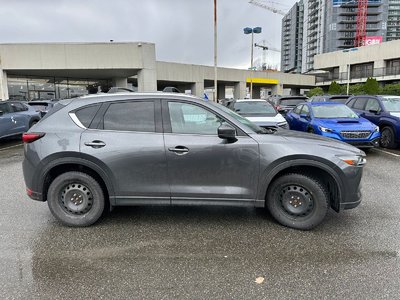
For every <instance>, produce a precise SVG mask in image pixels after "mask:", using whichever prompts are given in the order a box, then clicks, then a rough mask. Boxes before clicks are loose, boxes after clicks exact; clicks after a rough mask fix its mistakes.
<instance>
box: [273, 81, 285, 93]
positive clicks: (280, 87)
mask: <svg viewBox="0 0 400 300" xmlns="http://www.w3.org/2000/svg"><path fill="white" fill-rule="evenodd" d="M272 95H283V85H282V84H280V83H278V84H277V85H274V86H273V87H272Z"/></svg>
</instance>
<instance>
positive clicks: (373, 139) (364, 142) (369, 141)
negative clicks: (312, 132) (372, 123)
mask: <svg viewBox="0 0 400 300" xmlns="http://www.w3.org/2000/svg"><path fill="white" fill-rule="evenodd" d="M320 135H322V136H324V137H328V138H332V139H335V140H338V141H341V142H344V143H347V144H350V145H352V146H354V147H357V148H374V147H378V146H379V139H380V133H379V132H374V133H372V134H371V135H370V136H369V137H368V138H366V139H346V138H344V137H342V136H341V135H340V134H339V133H336V132H322V131H320Z"/></svg>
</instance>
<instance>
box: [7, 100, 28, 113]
mask: <svg viewBox="0 0 400 300" xmlns="http://www.w3.org/2000/svg"><path fill="white" fill-rule="evenodd" d="M10 106H11V111H12V112H21V111H27V110H28V108H27V107H26V106H25V105H23V104H22V103H17V102H14V103H10Z"/></svg>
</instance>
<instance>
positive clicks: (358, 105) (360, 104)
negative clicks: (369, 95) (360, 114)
mask: <svg viewBox="0 0 400 300" xmlns="http://www.w3.org/2000/svg"><path fill="white" fill-rule="evenodd" d="M365 102H366V99H365V98H357V100H356V102H355V103H354V104H353V108H354V109H359V110H364V107H365Z"/></svg>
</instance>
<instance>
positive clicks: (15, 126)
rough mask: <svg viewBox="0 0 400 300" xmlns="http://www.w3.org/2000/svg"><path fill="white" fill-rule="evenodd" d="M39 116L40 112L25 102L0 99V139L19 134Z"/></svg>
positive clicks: (38, 118)
mask: <svg viewBox="0 0 400 300" xmlns="http://www.w3.org/2000/svg"><path fill="white" fill-rule="evenodd" d="M40 118H41V115H40V113H39V112H37V111H36V110H35V109H34V108H33V107H31V106H29V105H27V104H26V102H21V101H0V139H2V138H6V137H11V136H15V135H21V134H22V133H24V132H26V131H28V129H29V128H31V127H32V126H33V125H35V124H36V123H37V122H39V120H40Z"/></svg>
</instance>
